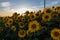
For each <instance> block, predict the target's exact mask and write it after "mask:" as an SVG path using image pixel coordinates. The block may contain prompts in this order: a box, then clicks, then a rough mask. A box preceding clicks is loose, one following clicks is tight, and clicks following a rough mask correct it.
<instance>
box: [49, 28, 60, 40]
mask: <svg viewBox="0 0 60 40" xmlns="http://www.w3.org/2000/svg"><path fill="white" fill-rule="evenodd" d="M50 34H51V37H52V38H53V39H55V40H60V29H57V28H54V29H53V30H51V33H50Z"/></svg>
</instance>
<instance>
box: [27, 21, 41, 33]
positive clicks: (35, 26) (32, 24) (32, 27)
mask: <svg viewBox="0 0 60 40" xmlns="http://www.w3.org/2000/svg"><path fill="white" fill-rule="evenodd" d="M40 27H41V25H39V23H38V22H37V21H31V22H29V24H28V30H29V31H30V32H35V31H38V30H40Z"/></svg>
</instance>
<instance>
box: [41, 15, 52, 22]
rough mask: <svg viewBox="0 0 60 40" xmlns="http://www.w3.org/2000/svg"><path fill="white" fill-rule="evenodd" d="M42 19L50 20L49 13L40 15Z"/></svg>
mask: <svg viewBox="0 0 60 40" xmlns="http://www.w3.org/2000/svg"><path fill="white" fill-rule="evenodd" d="M42 20H43V21H45V22H46V21H50V20H51V14H43V15H42Z"/></svg>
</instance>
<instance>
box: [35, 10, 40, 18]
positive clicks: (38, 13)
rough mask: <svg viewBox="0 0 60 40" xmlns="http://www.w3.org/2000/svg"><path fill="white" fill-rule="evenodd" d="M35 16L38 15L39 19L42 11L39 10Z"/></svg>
mask: <svg viewBox="0 0 60 40" xmlns="http://www.w3.org/2000/svg"><path fill="white" fill-rule="evenodd" d="M35 15H36V18H38V17H39V16H40V15H41V10H39V11H38V12H37V13H36V14H35Z"/></svg>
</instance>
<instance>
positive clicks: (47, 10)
mask: <svg viewBox="0 0 60 40" xmlns="http://www.w3.org/2000/svg"><path fill="white" fill-rule="evenodd" d="M43 12H44V13H51V12H52V11H51V9H50V8H45V9H44V10H43Z"/></svg>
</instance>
